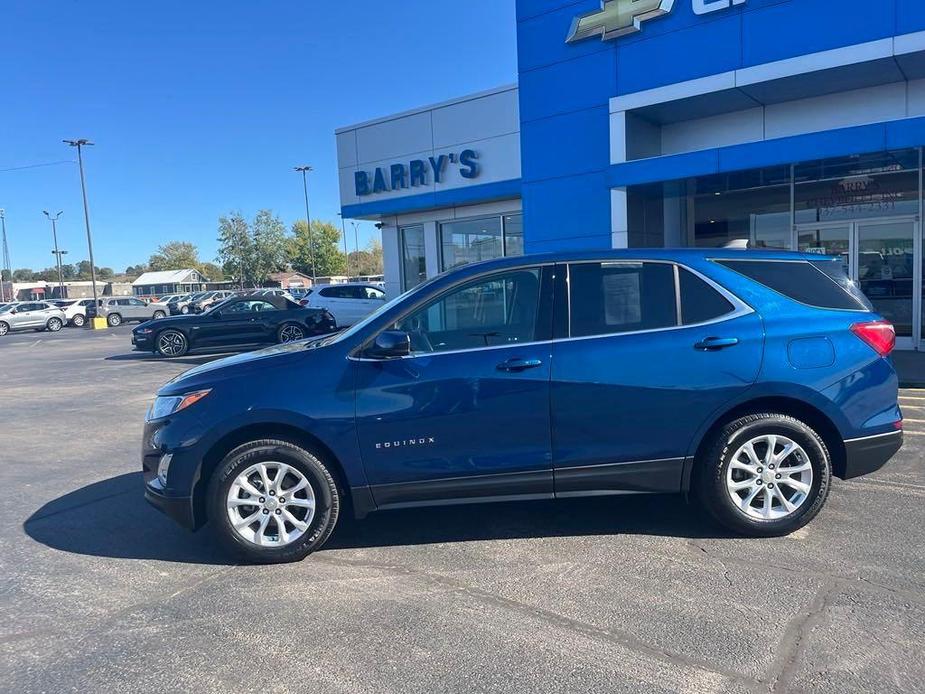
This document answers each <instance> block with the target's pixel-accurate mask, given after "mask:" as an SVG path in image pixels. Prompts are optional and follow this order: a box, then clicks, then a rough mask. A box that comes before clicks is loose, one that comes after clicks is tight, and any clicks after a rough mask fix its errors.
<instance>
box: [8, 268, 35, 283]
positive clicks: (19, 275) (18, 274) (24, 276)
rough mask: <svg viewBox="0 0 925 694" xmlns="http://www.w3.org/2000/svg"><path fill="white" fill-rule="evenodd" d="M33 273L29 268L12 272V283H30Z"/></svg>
mask: <svg viewBox="0 0 925 694" xmlns="http://www.w3.org/2000/svg"><path fill="white" fill-rule="evenodd" d="M34 276H35V273H34V272H32V269H31V268H27V267H21V268H19V269H18V270H13V281H14V282H32V281H33V279H34Z"/></svg>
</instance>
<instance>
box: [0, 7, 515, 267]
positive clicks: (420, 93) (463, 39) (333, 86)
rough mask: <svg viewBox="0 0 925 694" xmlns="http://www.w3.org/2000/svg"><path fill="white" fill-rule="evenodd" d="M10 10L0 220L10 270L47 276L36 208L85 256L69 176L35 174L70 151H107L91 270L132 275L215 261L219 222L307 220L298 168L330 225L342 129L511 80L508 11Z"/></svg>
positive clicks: (90, 162)
mask: <svg viewBox="0 0 925 694" xmlns="http://www.w3.org/2000/svg"><path fill="white" fill-rule="evenodd" d="M3 5H4V9H3V18H2V22H0V52H2V53H0V54H2V56H3V58H2V62H0V134H2V144H0V207H2V208H5V209H6V218H7V231H8V235H9V241H10V252H11V256H12V260H13V267H14V268H20V267H32V268H35V269H38V268H43V267H48V266H51V265H53V260H54V258H53V256H52V254H51V248H52V242H51V228H50V225H49V223H48V222H47V220H46V219H45V217H44V216H43V215H42V210H43V209H47V210H49V211H51V212H54V211H57V210H64V215H63V216H62V218H61V223H60V227H59V242H60V244H61V247H62V248H65V249H67V250H69V251H70V254H69V256H68V261H70V262H76V261H78V260H80V259H83V258H86V240H85V235H84V226H83V217H82V208H81V201H80V184H79V178H78V173H77V167H76V165H75V164H71V163H63V164H54V165H51V166H37V167H36V166H35V165H37V164H46V163H52V162H61V161H66V160H75V159H76V153H75V152H74V150H72V149H70V148H68V147H66V146H64V145H63V144H62V143H61V140H62V139H63V138H78V137H86V138H89V139H90V140H92V141H93V142H95V143H96V146H95V147H91V148H88V149H87V150H86V156H85V164H86V172H87V184H88V191H89V197H90V214H91V224H92V227H93V236H94V254H95V259H96V263H97V265H100V266H110V267H113V268H114V269H116V270H117V271H121V270H123V269H124V268H125V267H126V266H127V265H130V264H135V263H138V262H144V261H146V260H147V259H148V257H149V256H150V255H151V253H152V252H154V250H155V249H156V248H157V246H158V245H159V244H160V243H162V242H164V241H170V240H187V241H192V242H193V243H195V244H197V245H198V246H199V248H200V255H201V257H202V259H203V260H212V259H213V258H214V256H215V249H216V244H215V236H216V232H215V228H216V224H217V219H218V217H219V215H221V214H223V213H225V212H228V211H230V210H241V211H242V212H244V213H245V214H246V215H247V216H252V215H253V213H254V212H256V211H257V210H258V209H260V208H264V207H266V208H270V209H272V210H274V211H275V212H276V213H277V214H279V215H280V216H281V217H282V218H283V219H284V220H285V221H286V223H287V225H288V224H291V222H292V221H294V220H295V219H297V218H299V217H304V211H303V202H302V190H301V180H300V179H299V178H298V174H296V173H295V172H293V171H292V167H293V166H294V165H297V164H302V163H308V164H311V165H312V166H314V167H315V172H314V173H313V174H311V179H310V181H311V197H312V207H313V209H312V216H313V217H315V218H321V219H325V220H334V221H336V220H337V217H336V214H337V212H338V210H339V200H338V190H337V163H336V152H335V142H334V129H335V128H337V127H340V126H344V125H350V124H352V123H356V122H360V121H363V120H367V119H370V118H375V117H378V116H382V115H388V114H389V113H393V112H397V111H402V110H406V109H409V108H414V107H417V106H422V105H425V104H428V103H432V102H437V101H441V100H444V99H448V98H453V97H456V96H461V95H463V94H466V93H469V92H474V91H478V90H482V89H487V88H491V87H495V86H498V85H501V84H506V83H510V82H513V81H514V80H515V79H516V49H515V21H514V0H393V1H391V2H383V1H382V0H352V1H350V0H269V1H265V2H257V1H256V0H196V1H195V2H191V1H190V0H184V1H182V2H181V1H180V0H158V2H134V1H132V0H119V1H118V2H115V1H113V0H41V1H39V0H6V1H5V2H4V3H3ZM19 167H34V168H19ZM10 169H18V170H10ZM348 231H349V226H348ZM373 232H375V229H374V228H372V227H371V225H368V224H367V225H365V227H364V235H363V236H362V237H361V239H360V245H361V246H362V245H365V242H366V240H368V238H369V234H371V233H373ZM351 235H352V234H351ZM350 244H351V246H352V245H353V242H352V239H350Z"/></svg>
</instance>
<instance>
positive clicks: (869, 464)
mask: <svg viewBox="0 0 925 694" xmlns="http://www.w3.org/2000/svg"><path fill="white" fill-rule="evenodd" d="M902 446H903V432H902V430H901V429H900V430H898V431H890V432H887V433H886V434H877V435H875V436H865V437H863V438H860V439H849V440H847V441H845V476H844V479H846V480H850V479H853V478H855V477H861V476H862V475H869V474H870V473H872V472H876V471H877V470H879V469H880V468H882V467H883V466H884V465H886V464H887V463H888V462H889V461H890V459H891V458H892V457H893V456H894V455H896V453H897V452H898V451H899V449H900V448H902Z"/></svg>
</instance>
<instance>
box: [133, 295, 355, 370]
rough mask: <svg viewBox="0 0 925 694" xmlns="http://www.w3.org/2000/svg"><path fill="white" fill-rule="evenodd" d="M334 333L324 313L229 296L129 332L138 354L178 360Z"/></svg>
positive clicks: (267, 298) (276, 301) (280, 300)
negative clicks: (200, 352)
mask: <svg viewBox="0 0 925 694" xmlns="http://www.w3.org/2000/svg"><path fill="white" fill-rule="evenodd" d="M336 329H337V324H336V323H335V321H334V318H333V317H332V316H331V315H330V314H329V313H327V311H324V310H323V309H306V308H303V307H301V306H299V305H298V304H296V303H293V302H291V301H289V300H288V299H284V298H282V297H277V296H260V297H254V296H243V297H233V298H231V299H227V300H226V301H224V302H222V303H220V304H216V305H215V306H213V307H212V308H211V309H209V310H208V311H206V312H205V313H201V314H197V315H193V314H190V315H188V316H176V317H172V318H166V319H164V320H158V321H153V322H151V323H144V324H142V325H140V326H138V327H137V328H135V329H134V330H133V331H132V345H133V346H134V347H135V349H136V350H141V351H147V352H155V353H157V354H160V355H161V356H162V357H180V356H183V355H184V354H186V353H187V352H188V351H189V350H191V349H199V348H216V347H241V346H244V345H256V344H274V343H285V342H293V341H296V340H302V339H304V338H307V337H314V336H317V335H327V334H330V333H331V332H333V331H334V330H336Z"/></svg>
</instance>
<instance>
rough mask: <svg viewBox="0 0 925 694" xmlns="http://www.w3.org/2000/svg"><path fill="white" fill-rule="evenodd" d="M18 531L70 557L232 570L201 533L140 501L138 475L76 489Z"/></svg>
mask: <svg viewBox="0 0 925 694" xmlns="http://www.w3.org/2000/svg"><path fill="white" fill-rule="evenodd" d="M23 530H25V532H26V534H27V535H28V536H29V537H31V538H32V539H33V540H35V541H36V542H40V543H42V544H43V545H46V546H48V547H51V548H52V549H57V550H61V551H62V552H72V553H75V554H85V555H90V556H97V557H113V558H117V559H156V560H160V561H170V562H184V563H191V564H228V565H231V564H235V563H236V562H235V561H233V560H232V559H230V558H229V557H227V556H224V555H223V554H222V553H221V552H220V551H219V550H218V548H217V547H215V546H214V543H213V542H212V541H211V539H210V538H209V537H208V535H207V534H205V533H190V532H188V531H186V530H184V529H183V528H181V527H179V526H177V525H176V524H174V523H173V521H171V520H170V519H168V518H166V517H165V516H163V515H161V514H160V513H159V512H158V511H156V510H155V509H154V508H152V507H151V506H149V505H148V503H147V502H146V501H145V500H144V481H143V479H142V476H141V472H133V473H129V474H125V475H119V476H118V477H113V478H110V479H107V480H102V481H100V482H94V483H93V484H89V485H87V486H86V487H81V488H80V489H77V490H75V491H73V492H69V493H68V494H65V495H64V496H61V497H58V498H57V499H54V500H52V501H49V502H48V503H47V504H45V505H44V506H42V507H41V508H39V509H38V510H37V511H36V512H35V513H33V514H32V515H31V516H29V518H27V519H26V522H25V523H23Z"/></svg>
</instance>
